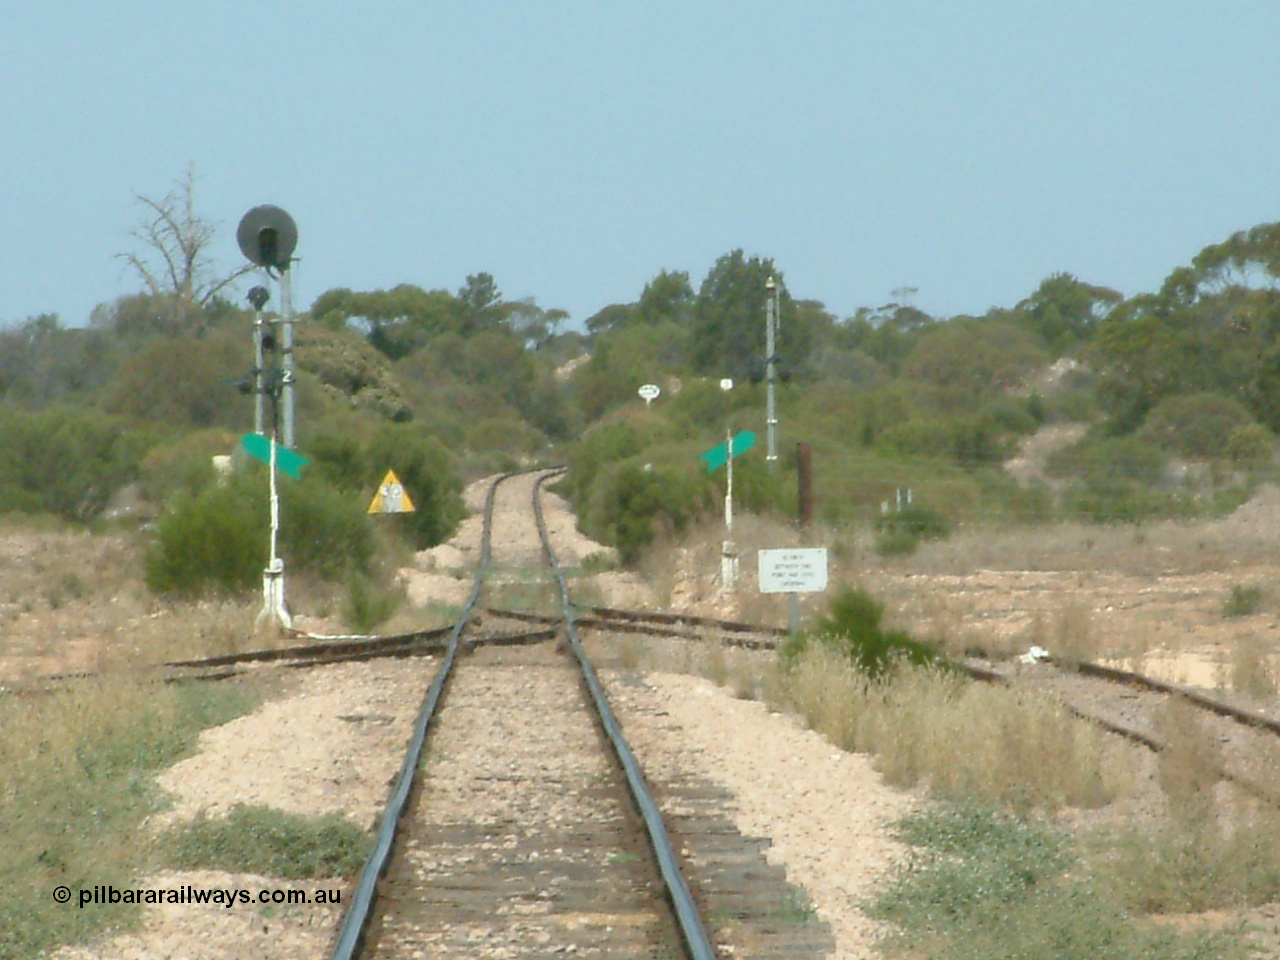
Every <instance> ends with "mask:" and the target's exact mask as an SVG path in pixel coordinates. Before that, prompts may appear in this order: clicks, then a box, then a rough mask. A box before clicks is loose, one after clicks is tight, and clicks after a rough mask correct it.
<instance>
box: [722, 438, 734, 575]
mask: <svg viewBox="0 0 1280 960" xmlns="http://www.w3.org/2000/svg"><path fill="white" fill-rule="evenodd" d="M724 448H725V453H726V454H727V456H726V458H725V471H726V474H725V478H726V479H725V489H724V529H725V541H724V551H723V553H722V554H721V557H720V579H721V581H722V582H723V583H724V585H725V588H726V589H728V590H732V589H734V587H736V586H737V584H738V558H737V556H736V555H735V553H734V545H733V433H732V431H731V430H730V429H729V428H727V427H726V428H725V431H724Z"/></svg>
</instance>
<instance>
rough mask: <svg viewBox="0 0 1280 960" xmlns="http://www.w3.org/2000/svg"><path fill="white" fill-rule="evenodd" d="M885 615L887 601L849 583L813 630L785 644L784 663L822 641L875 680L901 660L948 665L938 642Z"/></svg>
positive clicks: (815, 620)
mask: <svg viewBox="0 0 1280 960" xmlns="http://www.w3.org/2000/svg"><path fill="white" fill-rule="evenodd" d="M883 619H884V604H882V603H880V602H879V601H878V600H876V599H875V598H874V597H872V596H871V594H869V593H867V592H866V591H864V590H858V589H857V588H854V587H846V588H845V589H843V590H841V591H840V592H839V593H837V594H836V595H835V596H833V597H832V598H831V602H830V605H829V613H828V615H827V616H825V617H824V616H819V617H816V618H815V619H814V623H813V627H812V628H811V629H810V630H808V631H807V632H805V633H803V634H800V635H799V636H797V637H793V638H791V639H790V640H788V641H787V642H786V643H785V644H783V646H782V648H781V650H780V656H781V659H782V662H783V665H784V667H788V668H789V667H790V665H791V664H793V663H795V661H796V659H797V658H798V657H799V656H800V655H801V654H802V653H803V652H804V651H805V649H806V648H807V647H808V646H809V644H810V643H820V644H822V645H823V646H826V647H828V648H829V649H831V650H833V651H835V652H837V653H838V654H839V655H840V656H842V657H844V658H845V659H847V660H848V661H849V662H850V663H852V664H853V665H854V667H856V668H857V669H858V671H859V672H861V673H863V674H865V675H866V676H867V677H868V678H870V679H872V680H875V679H878V678H880V677H882V676H884V674H885V673H887V672H888V671H889V670H891V669H892V668H893V667H894V665H895V664H897V663H899V662H906V663H911V664H914V665H916V666H924V665H936V666H946V662H947V661H946V659H945V657H943V655H942V654H941V653H940V652H939V651H938V649H937V647H936V646H935V645H934V644H932V643H928V642H925V641H923V640H917V639H915V638H914V637H912V636H911V635H910V634H908V633H906V632H905V631H902V630H886V629H884V627H883V626H882V625H881V621H882V620H883Z"/></svg>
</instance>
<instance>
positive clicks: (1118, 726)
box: [955, 662, 1280, 807]
mask: <svg viewBox="0 0 1280 960" xmlns="http://www.w3.org/2000/svg"><path fill="white" fill-rule="evenodd" d="M955 665H956V666H957V667H958V668H959V669H960V670H961V671H962V672H964V673H967V674H968V675H969V676H970V677H972V678H973V679H975V680H981V681H983V682H984V683H991V684H995V685H996V686H1001V687H1005V688H1006V689H1010V690H1013V689H1017V688H1018V687H1019V686H1020V684H1017V683H1015V682H1014V681H1013V680H1011V679H1009V678H1008V677H1006V676H1004V675H1003V674H1001V673H997V672H996V671H994V670H988V669H986V668H985V667H975V666H973V665H971V664H967V663H963V662H960V663H956V664H955ZM1048 696H1049V699H1051V700H1053V701H1054V702H1055V703H1057V704H1059V705H1060V706H1061V707H1062V708H1063V709H1064V710H1066V711H1067V713H1069V714H1071V715H1072V716H1073V717H1075V718H1076V719H1078V720H1084V721H1085V722H1087V723H1091V724H1093V725H1094V726H1097V727H1101V728H1102V729H1103V730H1106V731H1107V732H1108V733H1113V734H1115V735H1116V736H1119V737H1123V738H1124V739H1126V740H1128V741H1130V742H1132V743H1136V744H1138V745H1139V746H1143V747H1146V748H1147V749H1148V750H1150V751H1151V752H1152V753H1164V752H1165V751H1166V750H1168V749H1169V744H1167V743H1165V742H1164V741H1163V740H1158V739H1156V738H1155V737H1153V736H1151V735H1150V734H1147V733H1143V732H1142V731H1141V730H1135V729H1134V728H1133V727H1128V726H1125V725H1124V724H1122V723H1117V722H1116V721H1114V720H1109V719H1107V718H1106V717H1104V716H1101V715H1100V714H1096V713H1090V712H1089V711H1088V710H1082V709H1081V708H1080V707H1077V706H1076V705H1075V704H1072V703H1068V702H1067V701H1066V700H1065V699H1063V698H1062V697H1060V696H1052V695H1048ZM1204 767H1205V769H1206V770H1207V771H1208V772H1210V773H1212V774H1213V775H1214V776H1216V777H1217V778H1218V779H1220V780H1225V781H1227V782H1228V783H1231V784H1234V785H1235V786H1237V787H1239V788H1240V789H1241V790H1243V791H1244V792H1245V793H1248V794H1250V795H1252V796H1253V797H1255V798H1257V799H1259V800H1262V801H1264V802H1266V803H1269V804H1271V805H1272V806H1274V807H1280V794H1277V793H1276V792H1275V791H1274V790H1273V789H1271V788H1270V787H1269V786H1267V785H1266V784H1262V783H1259V782H1258V781H1256V780H1254V779H1253V778H1251V777H1247V776H1245V775H1244V774H1241V773H1236V772H1235V771H1234V770H1232V769H1230V768H1229V767H1227V766H1224V765H1222V764H1217V763H1212V762H1210V761H1205V763H1204Z"/></svg>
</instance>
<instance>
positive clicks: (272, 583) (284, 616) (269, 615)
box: [257, 430, 293, 628]
mask: <svg viewBox="0 0 1280 960" xmlns="http://www.w3.org/2000/svg"><path fill="white" fill-rule="evenodd" d="M267 472H268V474H269V479H268V481H267V490H268V496H269V497H270V498H271V546H270V550H269V559H268V561H267V568H266V569H265V570H263V571H262V612H261V613H259V614H258V619H257V623H258V624H259V625H261V623H262V621H264V620H266V621H269V622H270V623H272V624H274V625H276V626H280V627H285V628H288V627H291V626H293V619H292V618H291V617H290V616H289V608H288V607H287V606H286V605H285V601H284V561H283V560H282V559H280V556H279V550H278V543H279V535H280V495H279V490H278V489H277V488H276V435H275V431H274V430H273V431H272V432H271V453H270V456H269V457H268V464H267Z"/></svg>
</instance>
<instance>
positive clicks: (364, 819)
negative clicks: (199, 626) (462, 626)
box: [157, 658, 436, 827]
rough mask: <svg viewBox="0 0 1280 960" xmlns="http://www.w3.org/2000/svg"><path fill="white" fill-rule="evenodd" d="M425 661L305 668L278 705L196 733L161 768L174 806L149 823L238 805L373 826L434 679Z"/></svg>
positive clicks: (431, 665) (210, 813)
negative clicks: (188, 750) (183, 754)
mask: <svg viewBox="0 0 1280 960" xmlns="http://www.w3.org/2000/svg"><path fill="white" fill-rule="evenodd" d="M435 663H436V661H435V660H434V659H433V658H412V659H406V660H370V661H366V662H364V663H342V664H335V665H334V666H331V667H323V668H317V669H313V670H309V671H308V672H307V674H306V675H305V676H304V677H300V678H298V679H297V682H296V688H295V689H294V690H293V691H292V692H291V693H290V694H289V695H288V696H286V697H285V698H284V699H281V700H275V701H272V702H269V703H266V704H264V705H263V706H262V707H260V708H259V709H258V710H256V711H254V712H253V713H252V714H249V715H248V716H244V717H240V718H238V719H236V720H232V721H231V722H230V723H226V724H223V725H222V726H220V727H214V728H213V729H210V730H206V731H205V732H204V733H202V734H201V735H200V743H199V752H197V753H196V754H195V756H192V757H189V758H188V759H186V760H183V761H182V762H180V763H177V764H175V765H174V766H172V767H170V768H169V769H168V770H166V771H164V772H163V773H162V774H161V775H160V776H159V777H158V778H157V781H158V782H159V784H160V786H161V787H163V788H164V789H165V790H166V791H168V792H169V793H170V794H172V796H173V797H174V806H173V808H172V809H171V810H168V811H166V812H165V813H164V814H163V815H162V816H161V817H159V818H158V823H157V826H160V825H166V824H169V823H173V822H177V821H183V820H190V819H191V818H193V817H195V816H197V815H201V814H203V815H206V816H221V815H223V814H225V813H227V812H228V811H229V810H230V809H231V807H233V806H234V805H235V804H237V803H246V804H261V805H264V806H269V807H276V808H278V809H280V810H284V811H286V812H289V813H296V814H300V815H303V816H321V815H323V814H326V813H342V814H345V815H346V816H348V817H350V818H351V819H353V820H355V821H356V822H357V823H359V824H361V825H362V826H366V827H372V826H374V824H375V823H376V820H377V816H378V814H379V812H380V811H381V809H382V805H383V803H384V802H385V800H386V794H387V784H388V783H389V782H390V781H391V779H392V778H393V777H394V776H395V774H396V773H397V772H398V771H399V762H398V755H399V753H400V751H401V749H402V748H403V745H404V743H405V741H406V739H407V738H408V735H409V729H410V727H411V726H412V725H413V719H414V717H415V716H416V715H417V711H418V706H419V701H420V700H421V697H422V695H423V693H424V692H425V690H426V688H427V686H428V685H429V684H430V682H431V677H432V676H433V675H434V672H435Z"/></svg>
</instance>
